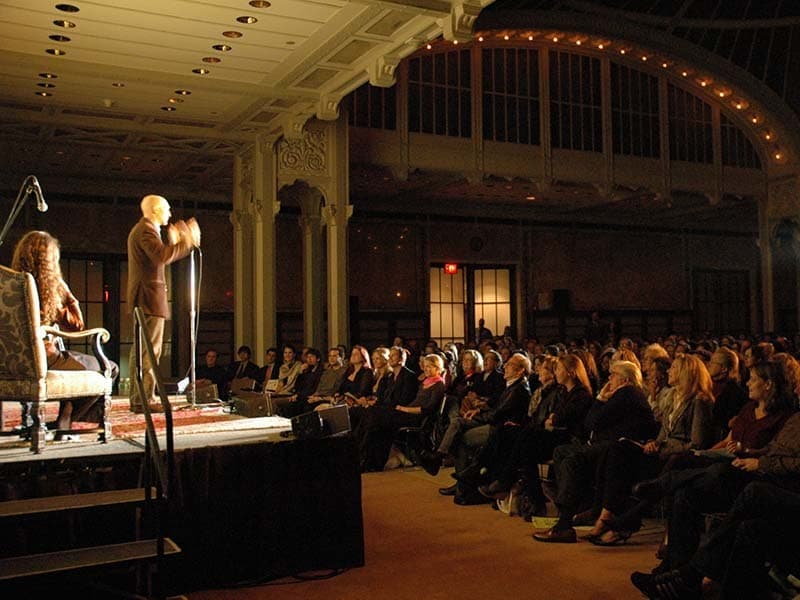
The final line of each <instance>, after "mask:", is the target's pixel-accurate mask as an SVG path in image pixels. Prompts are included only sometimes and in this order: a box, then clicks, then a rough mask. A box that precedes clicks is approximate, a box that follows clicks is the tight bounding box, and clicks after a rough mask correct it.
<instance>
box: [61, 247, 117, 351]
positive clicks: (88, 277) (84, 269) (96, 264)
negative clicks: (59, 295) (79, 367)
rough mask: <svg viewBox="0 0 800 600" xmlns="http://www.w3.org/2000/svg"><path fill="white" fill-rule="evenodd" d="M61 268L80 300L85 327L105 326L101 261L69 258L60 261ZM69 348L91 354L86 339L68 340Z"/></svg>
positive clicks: (68, 283)
mask: <svg viewBox="0 0 800 600" xmlns="http://www.w3.org/2000/svg"><path fill="white" fill-rule="evenodd" d="M61 270H62V271H63V274H64V279H65V280H66V281H67V285H69V287H70V289H71V290H72V293H73V294H74V296H75V297H76V298H77V299H78V302H80V307H81V311H82V312H83V320H84V322H85V325H86V328H87V329H91V328H92V327H106V328H107V324H106V320H105V315H104V306H105V295H104V284H103V261H102V260H86V259H75V258H70V259H66V260H62V261H61ZM69 346H70V348H71V349H73V350H77V351H78V352H83V353H86V354H92V349H91V347H90V346H89V343H88V342H87V341H79V340H75V341H73V342H70V344H69Z"/></svg>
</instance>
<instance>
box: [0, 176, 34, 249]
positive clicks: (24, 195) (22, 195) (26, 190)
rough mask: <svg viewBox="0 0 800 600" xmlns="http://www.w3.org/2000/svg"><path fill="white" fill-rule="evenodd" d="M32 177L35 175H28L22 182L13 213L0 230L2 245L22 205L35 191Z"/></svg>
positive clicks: (0, 243) (12, 209) (0, 242)
mask: <svg viewBox="0 0 800 600" xmlns="http://www.w3.org/2000/svg"><path fill="white" fill-rule="evenodd" d="M31 177H33V175H28V176H27V177H26V178H25V181H23V182H22V186H21V187H20V188H19V193H18V194H17V199H16V200H14V205H13V206H12V207H11V213H10V214H9V215H8V219H7V220H6V224H5V225H3V230H2V231H0V246H2V245H3V242H4V241H5V239H6V235H8V230H9V229H11V225H13V223H14V221H16V220H17V216H18V215H19V213H20V211H21V210H22V207H23V206H24V205H25V201H26V200H27V199H28V196H30V195H31V193H33V185H31V183H30V180H31Z"/></svg>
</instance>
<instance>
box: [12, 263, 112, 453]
mask: <svg viewBox="0 0 800 600" xmlns="http://www.w3.org/2000/svg"><path fill="white" fill-rule="evenodd" d="M39 315H40V312H39V295H38V293H37V290H36V283H35V281H34V279H33V276H32V275H31V274H30V273H20V272H17V271H13V270H11V269H8V268H6V267H3V266H0V403H2V402H9V401H12V402H21V403H22V404H23V407H22V411H23V421H22V426H23V427H22V429H21V430H20V433H21V434H22V435H28V434H29V435H30V439H31V450H32V451H33V452H36V453H38V452H41V451H42V450H43V449H44V445H45V434H46V433H47V425H46V423H45V403H46V402H55V401H61V400H79V399H90V400H94V401H96V402H99V403H100V404H101V406H102V416H101V417H100V418H99V423H98V427H97V428H95V429H81V430H74V431H73V430H56V433H67V432H69V431H73V432H80V433H86V434H88V433H97V434H98V436H99V440H100V441H103V442H105V441H107V440H108V439H109V438H110V436H111V424H110V422H109V412H110V409H111V386H112V383H113V381H112V379H111V365H110V363H109V361H108V359H107V358H106V356H105V355H104V354H103V350H102V346H101V344H102V343H104V342H107V341H108V339H109V338H110V334H109V333H108V331H107V330H105V329H102V328H96V329H89V330H86V331H80V332H77V333H66V332H63V331H59V330H58V329H56V328H52V327H47V326H42V325H41V324H40V321H39V318H40V317H39ZM47 334H51V335H56V336H60V337H62V338H65V339H86V338H89V339H90V340H91V344H92V350H93V352H94V354H95V356H96V357H97V359H98V361H99V362H100V365H102V366H103V368H104V372H95V371H48V369H47V360H46V355H45V348H44V337H45V336H46V335H47ZM0 409H2V405H0ZM2 415H3V411H2V410H0V430H3V429H4V427H3V426H4V423H3V416H2ZM4 433H8V432H4Z"/></svg>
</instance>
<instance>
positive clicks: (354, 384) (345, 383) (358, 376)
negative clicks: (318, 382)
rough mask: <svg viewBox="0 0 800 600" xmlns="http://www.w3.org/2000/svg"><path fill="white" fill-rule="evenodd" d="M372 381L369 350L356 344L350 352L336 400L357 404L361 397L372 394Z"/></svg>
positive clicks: (349, 404)
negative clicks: (348, 362)
mask: <svg viewBox="0 0 800 600" xmlns="http://www.w3.org/2000/svg"><path fill="white" fill-rule="evenodd" d="M372 381H373V375H372V365H371V364H370V360H369V352H368V351H367V349H366V348H365V347H364V346H361V345H360V344H356V345H355V346H353V351H352V352H351V353H350V364H349V365H348V366H347V371H346V372H345V376H344V379H343V380H342V384H341V385H340V386H339V390H338V391H337V392H336V394H335V401H336V402H337V403H339V402H344V403H345V404H347V405H348V406H352V405H354V404H356V403H357V401H358V399H359V398H362V397H364V396H368V395H369V394H370V390H371V389H372Z"/></svg>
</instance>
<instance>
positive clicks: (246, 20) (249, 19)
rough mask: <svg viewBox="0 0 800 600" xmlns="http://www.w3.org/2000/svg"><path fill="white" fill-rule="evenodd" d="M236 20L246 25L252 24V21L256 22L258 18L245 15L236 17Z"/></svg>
mask: <svg viewBox="0 0 800 600" xmlns="http://www.w3.org/2000/svg"><path fill="white" fill-rule="evenodd" d="M236 20H237V21H239V23H245V24H247V25H252V24H253V23H257V22H258V19H256V18H255V17H250V16H247V17H236Z"/></svg>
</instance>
